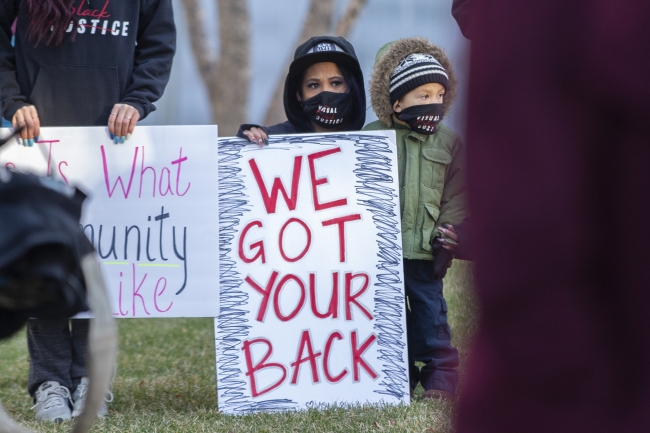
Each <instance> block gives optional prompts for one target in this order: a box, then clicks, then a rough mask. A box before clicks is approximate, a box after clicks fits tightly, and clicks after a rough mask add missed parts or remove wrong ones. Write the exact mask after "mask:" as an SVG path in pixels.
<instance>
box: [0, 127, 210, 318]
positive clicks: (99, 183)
mask: <svg viewBox="0 0 650 433" xmlns="http://www.w3.org/2000/svg"><path fill="white" fill-rule="evenodd" d="M2 133H3V136H6V135H4V134H9V131H8V130H3V131H2ZM0 164H2V165H3V166H7V167H11V168H15V169H17V170H19V171H29V172H33V173H36V174H39V175H46V173H48V172H49V173H50V174H51V175H52V176H53V177H54V178H55V179H59V180H61V181H63V182H66V183H69V184H70V185H74V186H77V187H78V188H79V189H81V190H82V191H84V192H85V193H86V194H87V195H88V196H89V198H88V199H87V200H86V203H85V204H84V212H83V216H82V225H83V226H84V232H85V233H86V236H87V237H88V238H89V239H90V241H91V242H92V244H93V246H94V247H95V249H96V250H97V254H98V256H99V260H100V263H101V265H102V271H103V274H104V278H105V280H106V283H107V287H108V290H109V296H110V300H111V303H112V308H113V314H114V315H115V316H116V317H216V316H217V314H218V311H219V291H218V283H219V280H218V263H219V255H218V245H219V244H218V225H217V224H218V223H217V221H218V201H217V182H218V177H217V169H216V168H217V167H216V166H217V127H216V126H192V127H189V126H174V127H171V126H164V127H143V126H139V127H137V128H136V130H135V132H134V134H133V135H132V137H131V138H130V139H129V140H128V141H126V142H125V143H123V144H118V145H115V144H113V142H112V140H110V138H109V136H108V133H107V131H106V128H100V127H92V128H41V135H40V137H39V142H38V143H37V144H35V145H34V146H33V147H23V146H19V145H18V144H16V143H15V142H14V140H11V142H10V143H7V144H6V145H5V146H3V148H2V150H0Z"/></svg>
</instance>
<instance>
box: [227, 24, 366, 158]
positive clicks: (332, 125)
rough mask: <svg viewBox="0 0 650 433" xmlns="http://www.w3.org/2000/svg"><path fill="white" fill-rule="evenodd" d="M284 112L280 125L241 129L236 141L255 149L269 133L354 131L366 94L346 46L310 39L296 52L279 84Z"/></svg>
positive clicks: (363, 113) (363, 117)
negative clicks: (243, 140) (284, 116)
mask: <svg viewBox="0 0 650 433" xmlns="http://www.w3.org/2000/svg"><path fill="white" fill-rule="evenodd" d="M284 112H285V113H286V115H287V119H289V120H287V121H286V122H283V123H279V124H277V125H273V126H269V127H265V126H260V125H254V124H244V125H241V126H240V128H239V132H238V133H237V136H238V137H241V138H248V139H249V140H250V141H251V142H253V143H258V144H260V145H261V144H263V143H264V142H266V141H267V139H268V136H269V135H273V134H296V133H306V132H328V131H358V130H360V129H361V127H363V124H364V123H365V121H366V92H365V90H364V84H363V73H362V72H361V66H359V60H358V59H357V55H356V53H355V52H354V47H353V46H352V44H350V43H349V42H348V41H346V40H345V38H343V37H341V36H316V37H313V38H311V39H309V40H308V41H307V42H304V43H303V44H301V45H300V46H299V47H298V48H296V53H295V55H294V58H293V62H292V63H291V66H290V67H289V73H288V74H287V78H286V80H285V83H284Z"/></svg>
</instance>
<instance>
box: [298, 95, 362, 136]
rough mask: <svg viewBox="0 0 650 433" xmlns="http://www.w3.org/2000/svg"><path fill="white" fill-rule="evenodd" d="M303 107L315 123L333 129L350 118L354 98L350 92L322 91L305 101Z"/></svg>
mask: <svg viewBox="0 0 650 433" xmlns="http://www.w3.org/2000/svg"><path fill="white" fill-rule="evenodd" d="M302 109H303V111H304V112H305V114H306V115H308V116H309V118H310V119H311V121H312V122H314V124H316V125H319V126H322V127H323V128H328V129H329V128H332V129H333V128H337V127H339V126H342V125H344V124H346V123H347V122H348V121H349V120H350V112H351V111H352V99H351V98H350V94H349V93H335V92H321V93H319V94H318V95H316V96H314V97H311V98H309V99H307V100H306V101H304V102H303V103H302Z"/></svg>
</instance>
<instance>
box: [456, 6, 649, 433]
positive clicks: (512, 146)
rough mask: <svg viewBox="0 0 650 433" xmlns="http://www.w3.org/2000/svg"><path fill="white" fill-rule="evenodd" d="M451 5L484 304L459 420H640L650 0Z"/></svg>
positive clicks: (558, 425)
mask: <svg viewBox="0 0 650 433" xmlns="http://www.w3.org/2000/svg"><path fill="white" fill-rule="evenodd" d="M470 3H474V4H470ZM468 6H470V7H472V8H473V10H472V13H471V17H470V19H471V21H470V22H467V21H464V19H466V18H468V17H467V15H466V12H467V9H466V7H468ZM454 15H455V16H456V17H457V19H459V22H460V24H461V27H462V28H463V32H464V34H465V35H468V36H471V39H472V53H471V55H472V58H471V79H470V80H471V81H470V101H469V120H468V122H469V123H468V125H469V126H468V140H467V141H468V146H467V148H468V173H469V181H470V200H471V204H472V224H473V227H470V233H471V234H472V238H473V239H472V240H473V241H475V245H474V247H475V251H474V254H475V256H477V258H478V261H477V265H476V278H477V285H478V289H477V290H478V296H479V302H480V309H481V318H480V326H479V331H478V335H477V337H476V340H475V345H474V348H473V351H472V353H471V355H470V361H469V371H468V375H469V376H468V378H467V379H466V380H465V389H464V391H463V392H462V393H461V395H462V397H461V402H460V408H459V412H458V415H457V416H458V432H460V433H481V432H495V433H496V432H499V433H503V432H523V433H535V432H545V433H547V432H554V433H562V432H589V433H597V432H608V433H611V432H625V433H630V432H648V431H650V323H648V321H649V318H650V314H648V313H649V310H650V273H649V272H648V271H649V270H650V2H649V1H647V0H644V1H620V0H600V1H599V0H596V1H594V0H590V1H587V0H575V1H566V0H546V1H538V2H526V1H521V0H483V1H477V2H471V0H470V1H467V0H465V1H456V2H455V4H454ZM464 24H469V27H468V26H466V25H464Z"/></svg>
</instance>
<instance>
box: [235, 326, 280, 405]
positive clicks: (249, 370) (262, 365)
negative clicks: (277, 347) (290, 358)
mask: <svg viewBox="0 0 650 433" xmlns="http://www.w3.org/2000/svg"><path fill="white" fill-rule="evenodd" d="M259 343H262V344H265V345H266V349H267V350H266V353H265V354H264V356H263V357H262V360H261V361H260V362H258V363H257V364H254V363H253V354H252V353H251V346H252V345H253V344H259ZM242 350H243V351H244V355H245V358H246V376H248V377H249V378H250V381H251V395H252V396H253V397H259V396H260V395H263V394H266V393H268V392H271V391H273V390H274V389H275V388H277V387H278V386H280V385H282V382H284V379H286V378H287V369H286V367H285V366H284V365H282V364H279V363H277V362H269V363H268V364H267V363H266V361H267V360H268V359H269V358H270V357H271V355H272V354H273V346H272V345H271V342H270V341H269V340H267V339H266V338H254V339H252V340H248V341H244V345H243V347H242ZM267 368H279V369H281V370H282V378H280V379H279V380H277V381H276V382H275V383H274V384H271V385H269V386H267V387H266V388H264V389H261V390H258V389H257V382H256V380H255V373H257V372H258V371H261V370H264V369H267Z"/></svg>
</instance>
